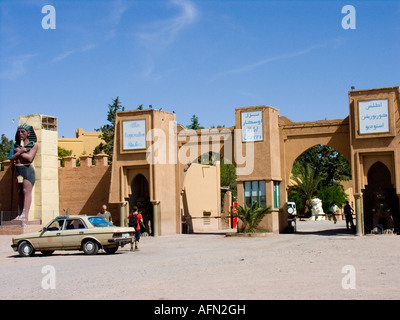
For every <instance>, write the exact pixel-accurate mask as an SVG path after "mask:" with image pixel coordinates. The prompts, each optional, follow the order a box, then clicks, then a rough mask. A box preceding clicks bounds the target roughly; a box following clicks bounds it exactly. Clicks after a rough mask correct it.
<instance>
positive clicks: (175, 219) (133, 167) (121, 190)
mask: <svg viewBox="0 0 400 320" xmlns="http://www.w3.org/2000/svg"><path fill="white" fill-rule="evenodd" d="M399 91H400V90H399V87H390V88H381V89H370V90H356V91H350V92H349V93H348V97H349V116H348V117H347V118H345V119H338V120H324V121H309V122H292V121H291V120H289V119H288V118H286V117H284V116H281V115H280V114H279V110H278V109H276V108H274V107H271V106H266V105H262V106H252V107H242V108H236V109H235V112H234V117H235V126H234V127H231V128H219V129H202V130H188V129H185V128H184V127H183V126H181V125H178V124H176V116H175V114H172V113H168V112H164V111H160V110H154V109H148V110H132V111H122V112H118V113H117V115H116V121H115V136H114V153H113V162H112V165H111V166H109V165H108V164H107V160H106V158H105V157H106V156H104V155H98V156H97V158H96V165H95V166H93V165H92V164H91V157H89V156H86V158H85V157H84V156H81V157H82V158H81V167H79V168H77V167H76V166H75V164H74V163H75V161H76V157H70V158H68V159H67V161H66V165H65V167H64V168H59V169H58V177H59V192H60V196H59V199H60V201H59V207H58V208H56V209H59V211H60V214H62V211H64V210H65V208H69V209H70V210H69V212H70V213H75V214H76V213H78V214H84V213H86V214H94V213H96V212H97V211H96V210H97V207H96V206H98V205H100V204H102V203H106V204H108V205H109V206H110V207H111V208H112V214H113V220H114V222H116V223H118V224H120V225H124V224H125V223H126V216H127V213H128V212H129V210H130V209H131V208H132V206H134V205H137V206H139V207H140V208H142V210H143V212H144V216H145V219H146V220H147V221H148V222H149V224H150V230H151V234H152V235H154V236H157V235H168V234H177V233H182V232H185V231H187V227H188V229H189V230H191V231H194V232H196V231H212V230H217V229H219V228H221V226H222V223H221V220H222V219H221V217H222V216H221V209H222V205H221V198H220V188H221V185H220V180H219V179H220V178H219V175H220V167H219V162H218V161H217V162H215V164H214V165H202V164H198V163H195V162H196V160H197V159H198V157H199V156H201V155H207V154H209V153H210V152H213V153H215V154H220V155H222V156H223V157H224V158H225V159H228V161H231V162H232V163H233V164H234V165H235V167H236V170H237V189H238V202H239V204H240V205H243V204H244V203H246V204H247V205H251V204H252V203H254V202H257V203H259V204H260V205H262V206H263V205H268V206H271V211H270V212H269V213H268V214H267V215H266V216H265V217H264V218H263V220H262V221H261V223H260V226H261V227H262V228H263V229H265V230H267V231H270V232H275V233H279V232H283V231H284V230H285V228H286V227H287V224H288V222H287V218H288V216H287V212H286V204H287V201H288V196H287V190H288V186H289V180H290V174H291V170H292V166H293V164H294V161H295V160H296V159H297V157H299V156H300V155H301V154H302V153H303V152H304V151H306V150H307V149H309V148H311V147H313V146H315V145H319V144H323V145H326V146H329V147H332V148H333V149H335V150H336V151H337V152H340V153H341V154H343V156H344V157H345V158H346V159H347V160H348V161H349V163H350V164H351V168H352V177H353V179H352V181H351V186H349V188H350V189H352V190H353V193H354V196H355V203H354V209H355V212H356V225H357V234H358V235H363V234H365V233H371V232H374V231H376V230H378V229H394V230H395V231H399V225H400V221H399V220H400V219H399V195H400V160H399V159H400V158H399V157H400V99H399ZM82 164H83V166H82ZM6 176H7V170H5V171H2V172H0V181H2V179H4V177H6ZM80 177H81V178H80ZM74 185H76V187H75V188H74V187H73V186H74ZM78 185H79V187H78ZM0 189H1V188H0ZM3 194H4V191H2V190H0V196H1V195H3ZM2 201H3V200H2V198H1V197H0V202H2ZM4 203H5V202H4ZM3 208H4V206H3Z"/></svg>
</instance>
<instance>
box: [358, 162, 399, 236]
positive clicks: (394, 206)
mask: <svg viewBox="0 0 400 320" xmlns="http://www.w3.org/2000/svg"><path fill="white" fill-rule="evenodd" d="M367 177H368V185H366V186H365V189H364V190H363V199H364V203H363V204H364V232H365V233H366V234H369V233H383V232H391V231H393V232H394V233H399V231H400V228H399V227H400V226H399V198H398V196H397V194H396V189H395V188H394V187H393V185H392V181H391V174H390V171H389V169H388V168H387V167H386V165H384V164H383V163H382V162H380V161H378V162H376V163H375V164H374V165H372V167H371V168H370V169H369V171H368V176H367Z"/></svg>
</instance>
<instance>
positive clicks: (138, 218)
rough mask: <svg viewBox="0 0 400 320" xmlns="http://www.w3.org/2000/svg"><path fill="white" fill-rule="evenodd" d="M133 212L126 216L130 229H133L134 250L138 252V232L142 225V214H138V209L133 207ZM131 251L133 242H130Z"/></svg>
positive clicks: (139, 232) (139, 233)
mask: <svg viewBox="0 0 400 320" xmlns="http://www.w3.org/2000/svg"><path fill="white" fill-rule="evenodd" d="M132 209H133V211H132V212H131V214H130V215H129V216H128V221H129V226H130V227H132V228H135V230H136V231H135V250H139V248H138V245H139V240H140V235H141V234H142V233H141V230H140V225H141V224H142V223H143V217H142V214H141V213H139V212H138V207H137V206H133V208H132ZM131 251H133V242H131Z"/></svg>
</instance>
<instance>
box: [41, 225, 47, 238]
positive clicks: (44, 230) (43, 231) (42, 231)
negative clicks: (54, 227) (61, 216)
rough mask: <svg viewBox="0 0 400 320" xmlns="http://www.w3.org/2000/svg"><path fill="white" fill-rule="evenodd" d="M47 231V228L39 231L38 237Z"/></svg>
mask: <svg viewBox="0 0 400 320" xmlns="http://www.w3.org/2000/svg"><path fill="white" fill-rule="evenodd" d="M46 231H47V228H46V227H44V228H43V229H42V230H41V232H40V236H42V235H43V233H45V232H46Z"/></svg>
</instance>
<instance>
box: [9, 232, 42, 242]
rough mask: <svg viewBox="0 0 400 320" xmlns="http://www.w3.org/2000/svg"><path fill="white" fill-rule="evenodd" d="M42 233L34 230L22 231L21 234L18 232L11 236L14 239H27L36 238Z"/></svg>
mask: <svg viewBox="0 0 400 320" xmlns="http://www.w3.org/2000/svg"><path fill="white" fill-rule="evenodd" d="M41 233H42V231H35V232H29V233H22V234H18V235H15V236H14V237H13V238H14V239H15V240H18V239H29V238H38V237H40V234H41Z"/></svg>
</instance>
